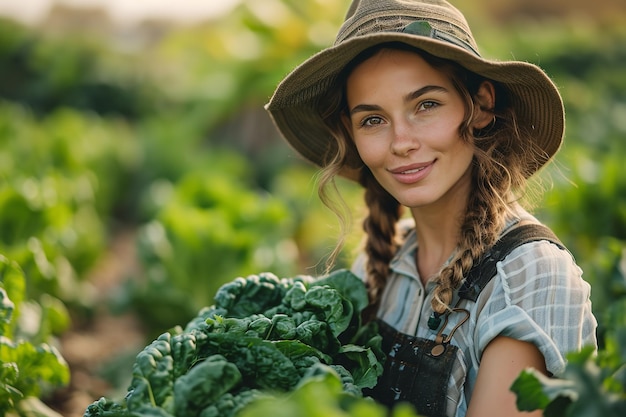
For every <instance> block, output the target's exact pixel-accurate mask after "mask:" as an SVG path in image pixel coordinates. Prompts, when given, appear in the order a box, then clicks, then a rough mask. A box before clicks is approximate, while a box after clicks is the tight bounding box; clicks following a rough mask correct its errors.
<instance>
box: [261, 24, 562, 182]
mask: <svg viewBox="0 0 626 417" xmlns="http://www.w3.org/2000/svg"><path fill="white" fill-rule="evenodd" d="M387 42H401V43H405V44H407V45H410V46H412V47H415V48H417V49H421V50H423V51H426V52H427V53H429V54H431V55H434V56H436V57H439V58H443V59H448V60H451V61H454V62H456V63H458V64H460V65H461V66H462V67H464V68H466V69H468V70H470V71H472V72H474V73H476V74H479V75H482V76H483V77H485V78H488V79H491V80H493V81H496V82H498V83H500V84H501V85H503V86H504V87H506V88H507V90H508V91H509V95H510V97H509V100H510V104H511V105H512V107H513V108H514V110H515V113H516V115H517V122H518V125H519V126H521V127H523V128H524V129H527V130H528V131H530V132H531V135H530V137H531V138H532V140H533V141H534V142H535V145H536V148H537V149H540V150H541V151H542V152H543V155H534V157H533V159H532V160H528V161H527V169H526V173H527V176H530V175H532V174H533V173H535V172H536V171H537V170H539V169H540V168H541V167H542V166H543V165H545V164H546V163H547V162H548V161H549V160H550V159H551V158H552V156H553V155H554V154H555V153H556V152H557V151H558V149H559V148H560V146H561V143H562V140H563V134H564V128H565V113H564V109H563V102H562V99H561V96H560V94H559V91H558V89H557V87H556V85H555V84H554V83H553V82H552V80H551V79H550V78H549V77H548V76H547V75H546V74H545V72H544V71H543V70H542V69H541V68H539V67H538V66H536V65H534V64H531V63H528V62H522V61H497V60H488V59H484V58H482V57H480V56H479V55H477V54H475V53H472V52H471V51H468V50H467V49H465V48H462V47H460V46H456V45H454V44H452V43H449V42H447V41H444V40H439V39H433V38H430V37H426V36H419V35H413V34H408V33H402V32H379V33H372V34H369V35H363V36H357V37H353V38H350V39H347V40H345V41H343V42H341V43H339V44H337V45H335V46H332V47H330V48H328V49H325V50H323V51H321V52H319V53H317V54H315V55H313V56H312V57H310V58H309V59H307V60H306V61H304V62H303V63H302V64H301V65H299V66H298V67H297V68H295V69H294V70H293V71H292V72H291V73H290V74H288V75H287V77H285V78H284V79H283V81H282V82H281V83H280V84H279V85H278V87H277V89H276V91H275V92H274V95H273V96H272V98H271V99H270V101H269V102H268V104H267V105H266V106H265V108H266V109H267V111H268V112H269V114H270V116H271V118H272V120H273V121H274V123H275V125H276V127H277V128H278V130H279V131H280V133H281V134H282V135H283V137H284V138H285V139H286V140H287V142H288V143H289V144H290V145H291V146H292V147H293V149H294V150H295V151H297V152H298V153H299V154H300V155H301V156H302V157H304V158H305V159H307V160H309V161H311V162H313V163H314V164H315V165H317V166H319V167H323V166H325V165H326V163H327V161H328V158H329V155H332V154H334V152H335V151H336V145H335V142H334V139H332V136H331V134H330V132H329V131H328V129H327V128H326V126H325V124H324V122H323V121H322V118H321V117H320V114H319V112H318V110H317V104H318V101H319V99H320V97H322V96H323V95H325V93H326V91H327V89H328V88H331V87H332V86H333V83H334V81H335V80H336V78H337V76H338V74H339V73H340V72H341V70H342V69H343V68H344V67H345V66H346V65H347V64H348V63H349V62H350V61H351V60H352V59H354V58H355V57H356V56H357V55H358V54H359V53H361V52H362V51H364V50H366V49H368V48H370V47H372V46H375V45H378V44H382V43H387ZM496 100H497V98H496ZM342 175H344V176H346V177H349V178H351V179H356V178H357V176H358V173H357V172H356V171H354V172H350V170H347V171H346V172H342Z"/></svg>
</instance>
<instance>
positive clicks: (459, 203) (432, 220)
mask: <svg viewBox="0 0 626 417" xmlns="http://www.w3.org/2000/svg"><path fill="white" fill-rule="evenodd" d="M466 210H467V197H465V198H463V197H460V196H457V198H455V199H452V200H451V201H449V202H448V203H447V204H445V206H441V205H437V206H436V207H420V208H415V209H413V210H411V213H412V215H413V218H414V219H415V232H416V234H417V241H418V251H417V258H416V263H417V270H418V272H419V274H420V278H421V280H422V282H423V283H424V284H425V283H426V282H427V281H428V280H430V279H431V278H433V277H435V276H436V275H437V274H438V273H439V271H440V270H441V268H442V267H443V265H444V264H445V263H446V262H447V261H448V259H449V258H450V256H451V255H452V254H453V252H454V251H455V250H456V248H457V247H458V245H459V240H460V234H461V226H462V224H463V220H464V217H465V212H466Z"/></svg>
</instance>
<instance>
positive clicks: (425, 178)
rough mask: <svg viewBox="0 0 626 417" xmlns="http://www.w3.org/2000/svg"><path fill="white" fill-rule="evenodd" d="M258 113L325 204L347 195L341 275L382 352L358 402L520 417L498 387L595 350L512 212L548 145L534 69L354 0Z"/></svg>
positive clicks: (572, 298) (420, 11) (574, 307)
mask: <svg viewBox="0 0 626 417" xmlns="http://www.w3.org/2000/svg"><path fill="white" fill-rule="evenodd" d="M267 109H268V111H269V113H270V115H271V116H272V118H273V120H274V122H275V123H276V125H277V127H278V128H279V130H280V131H281V133H282V134H283V136H284V137H285V138H286V139H287V141H288V142H289V143H290V144H291V145H292V146H293V147H294V148H295V150H297V151H298V152H299V153H300V154H301V155H302V156H303V157H305V158H306V159H308V160H310V161H312V162H313V163H315V164H317V165H318V166H320V167H322V168H323V170H322V177H321V183H320V190H321V193H320V194H321V196H322V199H323V200H324V201H325V202H326V203H327V204H329V205H331V206H332V205H333V203H332V202H331V201H329V199H328V198H327V197H326V195H327V194H326V193H325V192H324V189H325V187H328V186H329V185H332V181H333V178H334V177H335V176H336V175H343V176H346V177H348V178H351V179H353V180H355V181H358V182H359V183H360V184H361V185H363V187H364V188H365V201H366V204H367V207H368V215H367V217H366V219H365V221H364V230H365V232H366V243H365V246H364V251H363V254H362V256H361V257H359V259H358V260H357V262H356V263H355V265H354V268H353V270H354V272H355V273H357V274H359V275H360V276H362V277H363V279H364V280H365V282H366V283H367V285H368V290H369V295H370V308H369V309H368V311H367V313H368V314H369V317H370V318H372V319H376V320H377V322H378V323H379V324H380V328H381V333H382V334H383V337H384V343H383V346H384V348H385V350H386V353H387V354H388V359H387V362H386V363H385V371H384V374H383V375H382V377H381V379H380V380H379V383H378V385H377V387H376V388H375V389H374V390H372V391H371V392H370V393H369V394H370V395H372V396H373V397H374V398H375V399H377V400H378V401H380V402H381V403H384V404H386V405H388V406H390V407H392V406H393V405H394V404H395V403H397V402H400V401H408V402H411V403H412V404H414V405H415V406H416V408H417V410H418V411H419V412H420V413H421V414H423V415H427V416H480V417H489V416H515V415H521V413H519V412H518V411H517V408H516V405H515V396H514V395H513V394H512V393H511V392H510V391H509V387H510V386H511V383H512V382H513V380H514V379H515V378H516V377H517V376H518V375H519V373H520V372H521V371H522V370H523V369H524V368H527V367H533V368H535V369H538V370H540V371H542V372H544V373H546V374H548V375H558V374H559V373H560V372H562V371H563V369H564V367H565V359H564V356H565V354H566V353H567V352H570V351H574V350H578V349H580V348H581V347H582V346H584V345H596V338H595V328H596V321H595V319H594V317H593V315H592V313H591V305H590V299H589V294H590V288H589V285H588V284H587V283H586V282H585V281H583V280H582V278H581V270H580V268H579V267H578V266H577V265H576V263H575V261H574V260H573V258H572V256H571V255H570V253H569V252H568V251H567V250H566V249H565V248H564V247H563V246H562V244H561V243H560V242H558V239H557V238H556V237H555V236H554V235H553V234H552V233H551V232H550V231H549V230H548V229H547V228H545V227H543V228H542V227H540V226H538V225H539V222H538V220H537V219H536V218H534V217H533V216H532V215H530V214H529V213H528V212H527V211H525V210H524V209H523V208H522V207H521V206H520V205H519V204H518V200H519V197H520V196H521V193H522V191H524V186H525V183H526V181H527V179H528V178H529V177H530V176H531V175H533V174H534V173H535V172H536V171H538V170H539V169H540V168H541V167H542V166H544V165H545V164H546V163H547V162H548V161H549V160H550V159H551V158H552V157H553V155H554V154H555V153H556V151H557V150H558V149H559V147H560V145H561V141H562V138H563V131H564V112H563V106H562V101H561V98H560V95H559V93H558V90H557V89H556V87H555V86H554V84H553V83H552V82H551V81H550V79H549V78H548V77H547V76H546V75H545V74H544V73H543V71H542V70H541V69H540V68H538V67H537V66H535V65H532V64H528V63H523V62H516V61H510V62H496V61H490V60H486V59H484V58H482V57H481V56H480V54H479V52H478V48H477V46H476V44H475V42H474V39H473V37H472V34H471V32H470V29H469V27H468V25H467V22H466V21H465V19H464V17H463V15H462V14H461V13H460V12H459V11H458V10H457V9H455V8H454V7H453V6H451V5H450V4H449V3H447V2H445V1H437V0H431V1H417V0H403V1H401V0H397V1H393V0H362V1H358V0H356V1H354V2H353V3H352V5H351V6H350V9H349V11H348V14H347V16H346V20H345V22H344V25H343V26H342V28H341V29H340V31H339V34H338V36H337V40H336V42H335V45H334V46H333V47H330V48H328V49H326V50H324V51H321V52H320V53H318V54H316V55H314V56H313V57H311V58H309V59H308V60H307V61H305V62H304V63H303V64H302V65H300V66H299V67H298V68H296V69H295V70H294V71H293V72H292V73H291V74H289V75H288V76H287V77H286V78H285V79H284V80H283V81H282V82H281V84H280V85H279V86H278V88H277V90H276V92H275V94H274V96H273V97H272V99H271V101H270V102H269V103H268V105H267ZM404 210H408V212H409V213H410V216H406V217H407V218H408V219H410V220H409V221H406V220H404V217H405V216H403V212H404ZM529 225H531V226H529ZM533 225H534V226H533ZM524 415H528V413H524ZM537 415H540V414H537Z"/></svg>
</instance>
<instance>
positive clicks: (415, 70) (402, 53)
mask: <svg viewBox="0 0 626 417" xmlns="http://www.w3.org/2000/svg"><path fill="white" fill-rule="evenodd" d="M450 83H451V77H450V75H449V72H448V71H446V70H445V69H443V68H440V67H435V66H433V65H432V64H431V63H430V62H428V61H427V59H426V58H424V57H423V56H422V55H420V54H419V53H418V52H417V51H408V50H400V49H393V48H383V49H380V50H378V51H376V52H375V53H373V54H372V55H371V56H368V57H367V58H365V59H364V60H363V61H361V62H360V63H358V64H356V65H355V66H354V67H353V69H352V71H351V72H350V73H349V75H348V77H347V80H346V92H347V93H348V95H350V94H351V92H354V91H355V90H364V92H366V91H368V92H373V90H376V89H377V88H386V89H389V88H390V87H392V88H393V89H396V88H397V89H400V90H401V89H403V88H415V87H416V86H417V85H420V84H421V85H427V84H435V85H442V86H444V85H445V86H449V85H450Z"/></svg>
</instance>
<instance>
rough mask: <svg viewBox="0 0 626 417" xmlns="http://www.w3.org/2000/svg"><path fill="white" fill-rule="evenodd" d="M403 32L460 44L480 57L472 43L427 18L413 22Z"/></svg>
mask: <svg viewBox="0 0 626 417" xmlns="http://www.w3.org/2000/svg"><path fill="white" fill-rule="evenodd" d="M401 32H403V33H409V34H411V35H417V36H427V37H429V38H432V39H437V40H440V41H445V42H448V43H451V44H453V45H456V46H459V47H461V48H463V49H465V50H466V51H469V52H471V53H472V54H474V55H476V56H477V57H479V58H480V54H479V53H478V51H477V50H476V49H474V48H473V47H472V45H470V44H469V43H467V42H464V41H462V40H461V39H459V38H457V37H456V36H454V35H450V34H449V33H446V32H443V31H441V30H437V29H435V28H433V27H432V26H431V25H430V23H428V22H427V21H426V20H418V21H415V22H411V23H409V24H408V25H406V26H405V27H404V29H402V31H401Z"/></svg>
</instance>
